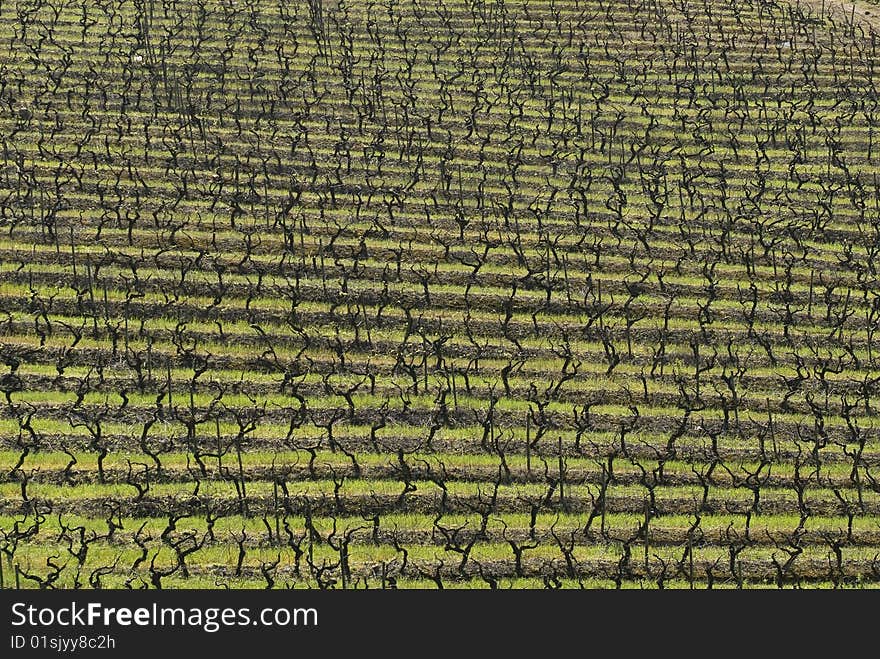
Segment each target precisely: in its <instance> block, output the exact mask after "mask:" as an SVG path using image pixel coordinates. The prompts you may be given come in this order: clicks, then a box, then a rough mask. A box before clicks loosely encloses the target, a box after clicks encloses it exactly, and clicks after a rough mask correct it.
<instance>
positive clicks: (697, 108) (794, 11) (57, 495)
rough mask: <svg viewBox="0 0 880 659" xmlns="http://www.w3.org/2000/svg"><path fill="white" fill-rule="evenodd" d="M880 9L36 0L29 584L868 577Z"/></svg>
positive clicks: (875, 498)
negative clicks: (874, 22) (876, 24)
mask: <svg viewBox="0 0 880 659" xmlns="http://www.w3.org/2000/svg"><path fill="white" fill-rule="evenodd" d="M866 8H867V9H866ZM866 11H867V13H865V12H866ZM873 14H874V10H873V8H872V7H871V6H870V5H865V6H864V7H861V8H860V10H859V13H858V14H856V13H855V12H851V11H845V10H842V9H838V8H837V7H835V6H833V5H832V4H831V3H826V4H824V5H823V4H822V3H821V2H817V3H816V4H805V3H804V2H801V3H800V4H796V3H795V2H792V3H787V2H770V1H765V0H724V1H721V0H704V1H688V0H645V1H642V2H637V1H635V0H632V1H630V0H540V1H538V0H528V1H527V0H497V1H494V2H489V1H487V2H483V1H478V0H405V1H401V2H398V1H391V0H386V1H385V2H367V1H358V2H348V1H346V2H335V1H333V0H327V1H326V2H323V3H322V2H321V0H309V1H308V2H300V1H293V2H288V1H286V0H250V1H248V0H224V1H217V2H215V1H203V0H168V1H164V2H163V1H160V0H155V1H144V2H142V1H141V0H137V1H130V0H123V1H121V2H119V1H110V2H103V1H97V2H96V1H92V0H88V1H87V0H72V1H66V0H48V1H46V2H42V1H32V0H19V1H17V2H9V1H7V2H2V4H0V139H2V154H0V358H2V363H0V368H2V371H0V566H2V571H0V579H2V586H3V587H5V588H15V587H21V588H36V587H51V588H72V587H75V586H78V587H86V588H99V587H100V588H123V587H149V588H158V587H162V588H194V587H199V588H219V587H222V586H230V587H234V588H245V587H267V586H268V587H276V588H278V587H297V588H299V587H311V588H339V589H341V588H364V587H369V588H395V587H396V588H438V587H443V588H454V587H459V588H484V587H500V588H544V587H550V588H557V587H564V588H569V587H587V588H657V587H666V588H765V587H769V588H775V587H784V588H792V587H800V588H831V587H847V588H853V587H859V588H861V587H873V586H875V585H877V584H878V583H880V481H878V479H880V445H878V439H880V424H878V422H877V419H878V416H877V415H878V406H880V368H878V366H880V286H878V261H877V257H878V254H880V190H878V179H877V174H878V171H880V107H878V92H877V88H876V87H875V79H876V71H875V68H876V67H878V65H880V59H878V53H877V33H875V32H874V31H873V29H872V26H871V24H870V23H868V22H867V21H868V20H870V19H871V17H872V16H873ZM860 16H861V17H862V18H860Z"/></svg>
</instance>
